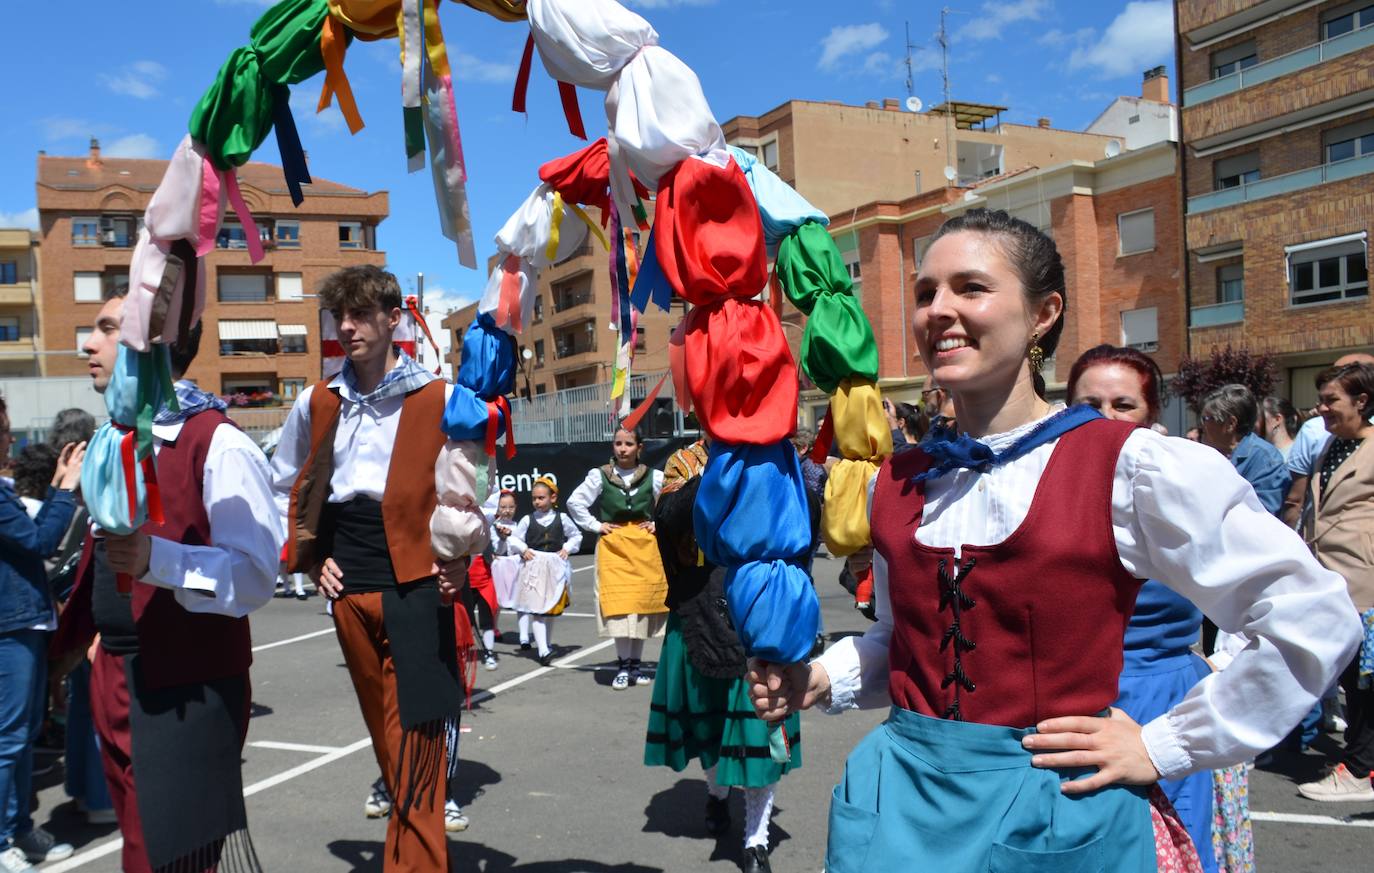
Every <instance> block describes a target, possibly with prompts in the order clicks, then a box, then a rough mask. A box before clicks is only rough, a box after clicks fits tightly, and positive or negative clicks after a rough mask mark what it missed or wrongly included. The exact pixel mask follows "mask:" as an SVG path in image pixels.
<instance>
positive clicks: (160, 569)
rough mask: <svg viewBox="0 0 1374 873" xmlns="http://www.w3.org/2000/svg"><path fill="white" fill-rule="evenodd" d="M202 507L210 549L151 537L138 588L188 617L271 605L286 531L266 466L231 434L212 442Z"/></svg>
mask: <svg viewBox="0 0 1374 873" xmlns="http://www.w3.org/2000/svg"><path fill="white" fill-rule="evenodd" d="M202 500H203V502H204V504H205V513H206V515H207V516H208V517H209V519H210V544H209V545H204V546H193V545H186V544H184V543H177V542H172V541H171V540H166V539H162V538H160V537H152V538H151V539H152V551H151V555H150V557H149V560H148V573H147V574H146V575H145V576H144V577H143V581H144V582H147V583H149V584H151V585H157V586H158V587H161V588H168V589H171V590H172V591H173V592H174V593H175V595H176V599H177V603H179V604H181V606H182V608H183V609H185V610H186V611H187V612H204V613H214V614H216V615H227V616H230V617H233V618H241V617H243V616H245V615H247V614H248V613H250V612H252V611H253V610H255V609H258V608H259V607H261V606H264V605H265V604H266V603H267V602H268V601H269V600H271V599H272V593H273V590H274V588H275V586H276V581H277V567H278V565H279V562H280V559H281V547H282V543H283V542H285V541H286V529H285V527H286V526H285V523H284V516H283V515H282V513H281V512H280V511H278V504H277V502H276V498H275V496H274V493H273V488H272V476H271V473H270V471H269V469H268V465H267V459H266V458H265V457H263V454H262V451H261V450H260V449H258V447H257V446H256V445H254V444H253V441H252V440H251V439H249V438H248V436H247V435H246V434H244V433H243V432H242V431H240V430H239V429H238V428H236V427H232V426H230V425H221V426H220V427H218V428H216V429H215V433H214V436H213V437H211V440H210V448H209V451H208V452H207V454H206V458H205V472H204V480H203V482H202Z"/></svg>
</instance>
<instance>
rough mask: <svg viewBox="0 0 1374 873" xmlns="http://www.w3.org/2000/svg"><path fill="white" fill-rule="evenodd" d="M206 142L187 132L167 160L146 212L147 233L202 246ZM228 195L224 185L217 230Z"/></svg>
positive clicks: (145, 224)
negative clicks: (197, 139)
mask: <svg viewBox="0 0 1374 873" xmlns="http://www.w3.org/2000/svg"><path fill="white" fill-rule="evenodd" d="M204 165H205V146H203V145H201V144H200V143H197V142H196V141H195V140H193V139H191V135H190V134H187V135H186V136H184V137H182V138H181V142H179V143H177V147H176V150H175V151H173V152H172V157H171V159H170V160H168V161H167V170H166V172H164V173H163V174H162V181H161V182H160V183H158V186H157V190H156V191H154V192H153V197H152V199H151V200H149V201H148V209H147V211H146V212H145V213H144V215H143V224H144V226H145V227H147V228H148V233H149V234H150V235H151V236H152V237H153V238H154V239H159V240H165V241H170V240H174V239H184V240H188V241H189V242H190V243H191V245H193V246H196V249H197V251H202V249H201V248H200V243H201V239H200V186H201V181H202V178H203V174H204ZM226 200H227V197H226V194H225V191H224V188H223V187H221V188H220V192H219V211H218V214H217V215H216V217H215V228H216V230H218V228H219V226H220V223H221V222H222V220H223V218H224V207H225V203H226Z"/></svg>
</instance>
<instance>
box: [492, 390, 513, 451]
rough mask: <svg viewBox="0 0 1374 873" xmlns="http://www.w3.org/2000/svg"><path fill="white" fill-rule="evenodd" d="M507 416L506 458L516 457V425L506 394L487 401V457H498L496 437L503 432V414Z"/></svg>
mask: <svg viewBox="0 0 1374 873" xmlns="http://www.w3.org/2000/svg"><path fill="white" fill-rule="evenodd" d="M503 415H504V416H505V417H506V460H507V461H509V460H510V459H511V458H513V457H515V427H514V426H513V423H512V421H511V414H510V401H509V400H507V399H506V395H504V394H500V395H497V397H496V399H495V400H488V401H487V443H486V450H487V457H489V458H494V457H496V438H497V437H498V436H499V435H500V433H501V416H503Z"/></svg>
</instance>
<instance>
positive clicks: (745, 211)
mask: <svg viewBox="0 0 1374 873" xmlns="http://www.w3.org/2000/svg"><path fill="white" fill-rule="evenodd" d="M654 206H655V209H654V246H655V252H656V253H657V254H658V263H659V266H660V268H661V269H662V270H663V275H664V276H665V277H666V278H667V279H668V281H669V283H670V284H671V285H672V286H673V290H674V291H676V292H677V293H678V296H680V297H683V298H685V299H687V300H689V301H691V302H692V303H693V304H694V305H696V306H704V305H706V304H708V303H711V302H713V301H716V300H719V299H721V298H723V297H740V298H748V297H753V296H754V295H756V294H758V293H759V292H761V291H762V290H763V288H764V285H766V284H767V283H768V259H767V256H766V255H765V253H764V248H763V222H762V220H761V219H760V218H759V208H758V205H757V204H756V203H755V201H754V194H753V192H752V191H751V190H750V189H749V182H748V180H746V179H745V178H744V173H742V172H740V168H739V165H737V164H736V163H735V162H734V161H733V160H731V161H730V163H729V164H728V165H727V166H725V167H724V168H722V167H717V166H716V165H715V164H713V163H710V162H709V161H705V160H700V159H698V158H688V159H686V160H684V161H682V162H681V163H679V164H678V165H677V166H676V167H674V168H673V169H671V170H669V171H668V173H667V174H666V175H664V177H663V178H662V179H661V180H660V181H659V183H658V199H657V200H656V201H654ZM773 323H774V324H776V323H777V318H776V317H775V318H774V319H773ZM779 336H781V331H779ZM780 341H781V340H780ZM783 345H784V347H785V346H786V344H785V343H784V344H783ZM794 394H795V392H794Z"/></svg>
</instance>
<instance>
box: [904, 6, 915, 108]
mask: <svg viewBox="0 0 1374 873" xmlns="http://www.w3.org/2000/svg"><path fill="white" fill-rule="evenodd" d="M904 24H905V25H906V96H907V98H908V99H910V98H912V97H915V96H916V82H915V80H914V79H913V78H912V72H911V50H912V49H914V48H915V47H916V46H914V45H912V44H911V22H910V21H907V22H904Z"/></svg>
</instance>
